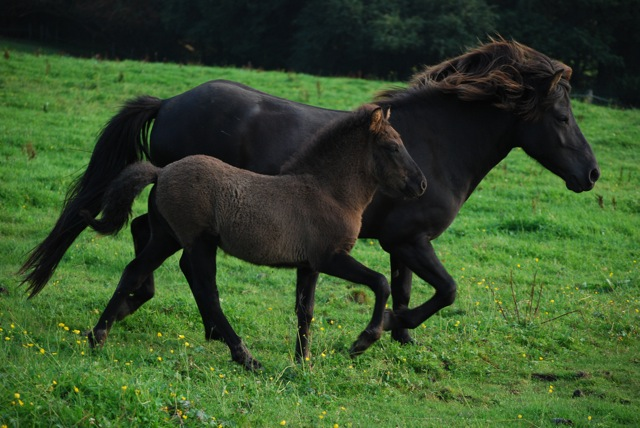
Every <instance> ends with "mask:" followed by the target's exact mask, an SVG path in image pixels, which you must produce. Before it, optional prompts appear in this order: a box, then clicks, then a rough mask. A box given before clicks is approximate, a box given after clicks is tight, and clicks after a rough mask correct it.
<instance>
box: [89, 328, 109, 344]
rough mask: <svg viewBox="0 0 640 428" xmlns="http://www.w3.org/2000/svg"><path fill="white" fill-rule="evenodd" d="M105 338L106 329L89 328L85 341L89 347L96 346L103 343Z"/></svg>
mask: <svg viewBox="0 0 640 428" xmlns="http://www.w3.org/2000/svg"><path fill="white" fill-rule="evenodd" d="M106 340H107V331H106V330H91V331H89V332H88V333H87V341H88V342H89V346H90V347H91V348H97V347H99V346H102V345H104V342H106Z"/></svg>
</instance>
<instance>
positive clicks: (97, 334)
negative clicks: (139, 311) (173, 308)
mask: <svg viewBox="0 0 640 428" xmlns="http://www.w3.org/2000/svg"><path fill="white" fill-rule="evenodd" d="M179 249H180V245H179V244H178V242H176V241H175V240H174V239H173V238H172V237H170V236H169V235H162V234H161V236H159V237H154V239H152V240H151V241H149V245H147V246H146V247H145V249H144V250H143V251H142V252H141V253H140V254H139V255H137V256H136V258H135V259H133V260H132V261H131V263H129V264H128V265H127V267H126V268H125V269H124V272H123V273H122V277H121V278H120V282H119V283H118V286H117V287H116V291H115V292H114V294H113V296H112V297H111V300H109V303H108V304H107V307H106V308H105V310H104V311H103V312H102V315H101V316H100V319H99V320H98V323H97V324H96V325H95V327H94V328H93V330H92V331H90V332H89V334H88V335H87V337H88V339H89V345H90V346H92V347H95V346H96V345H101V344H103V343H104V342H105V340H106V339H107V335H108V333H109V330H110V329H111V327H112V326H113V324H114V323H115V322H116V321H119V320H121V319H122V318H124V317H125V316H126V315H128V314H129V313H131V312H132V311H131V307H130V306H129V305H130V303H131V302H132V301H133V302H136V300H135V294H136V292H137V290H138V289H139V288H140V286H141V285H142V284H144V281H145V280H146V279H147V278H148V277H149V274H151V273H152V272H153V271H154V270H156V269H157V268H158V267H159V266H160V265H161V264H162V262H164V261H165V260H166V259H167V258H168V257H169V256H171V255H172V254H173V253H175V252H176V251H178V250H179ZM137 307H139V305H138V306H136V308H137Z"/></svg>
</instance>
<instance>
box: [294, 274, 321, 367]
mask: <svg viewBox="0 0 640 428" xmlns="http://www.w3.org/2000/svg"><path fill="white" fill-rule="evenodd" d="M317 282H318V272H315V271H313V270H311V269H308V268H298V270H297V271H296V315H297V317H298V335H297V340H296V361H297V362H298V363H301V362H303V361H305V360H307V359H308V358H309V356H310V351H309V342H310V339H311V337H310V331H309V325H310V324H311V320H312V319H313V308H314V305H315V296H316V285H317Z"/></svg>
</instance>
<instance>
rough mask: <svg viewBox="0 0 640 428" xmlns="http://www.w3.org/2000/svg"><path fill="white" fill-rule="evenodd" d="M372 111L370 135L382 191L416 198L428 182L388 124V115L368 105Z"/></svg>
mask: <svg viewBox="0 0 640 428" xmlns="http://www.w3.org/2000/svg"><path fill="white" fill-rule="evenodd" d="M362 109H365V110H368V111H370V125H369V133H370V136H371V142H372V144H371V150H372V155H373V156H372V157H373V161H374V165H375V176H376V180H377V182H378V186H379V187H380V190H381V191H382V192H384V193H386V194H388V195H389V196H394V197H409V198H417V197H418V196H420V195H422V194H423V193H424V191H425V190H426V188H427V179H426V178H425V176H424V174H423V173H422V171H421V170H420V168H419V167H418V165H417V164H416V163H415V161H414V160H413V158H412V157H411V156H410V155H409V152H407V149H406V148H405V147H404V144H403V143H402V139H401V138H400V135H399V134H398V132H397V131H396V130H395V129H393V127H392V126H391V124H390V123H389V115H390V114H391V111H390V110H387V111H386V113H384V112H383V111H382V108H380V107H379V106H377V105H373V104H371V105H366V106H364V107H362Z"/></svg>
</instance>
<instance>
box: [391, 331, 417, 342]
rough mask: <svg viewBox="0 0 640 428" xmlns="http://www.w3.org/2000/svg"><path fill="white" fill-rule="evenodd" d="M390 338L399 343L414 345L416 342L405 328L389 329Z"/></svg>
mask: <svg viewBox="0 0 640 428" xmlns="http://www.w3.org/2000/svg"><path fill="white" fill-rule="evenodd" d="M391 338H392V339H393V340H395V341H396V342H399V343H400V344H401V345H415V344H417V342H416V341H415V339H414V338H413V337H411V335H410V334H409V330H407V329H406V328H400V329H394V330H392V331H391Z"/></svg>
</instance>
